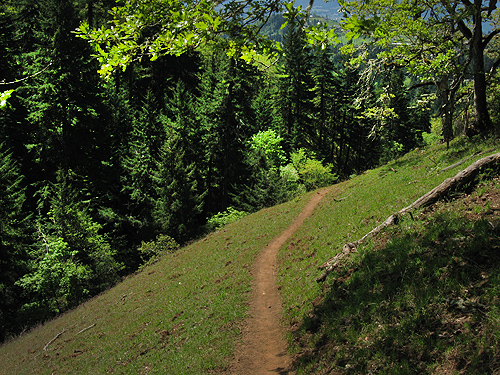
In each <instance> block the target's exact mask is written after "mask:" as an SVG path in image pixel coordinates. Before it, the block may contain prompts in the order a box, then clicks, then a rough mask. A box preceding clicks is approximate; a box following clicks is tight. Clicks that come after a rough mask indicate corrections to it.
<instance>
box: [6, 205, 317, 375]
mask: <svg viewBox="0 0 500 375" xmlns="http://www.w3.org/2000/svg"><path fill="white" fill-rule="evenodd" d="M307 200H308V198H307V197H303V198H301V199H298V200H296V201H294V202H290V203H288V204H284V205H280V206H277V207H273V208H272V209H268V210H262V211H260V212H258V213H256V214H254V215H249V216H247V217H245V218H243V219H241V220H240V221H238V222H237V223H235V224H232V225H228V226H226V227H225V228H224V229H221V230H219V231H218V232H216V233H212V234H211V235H209V236H208V237H206V238H205V239H203V240H201V241H199V242H196V243H194V244H192V245H191V246H188V247H186V248H184V249H182V250H180V251H179V252H177V253H175V254H174V255H172V256H167V257H165V258H164V259H163V260H161V261H160V262H158V263H156V264H154V265H152V266H150V267H147V268H145V269H144V270H143V271H142V272H140V273H138V274H136V275H134V276H131V277H129V278H127V279H126V280H124V281H123V282H122V283H120V284H119V285H117V286H116V287H114V288H113V289H111V290H109V291H108V292H106V293H103V294H102V295H100V296H97V297H96V298H94V299H93V300H91V301H89V302H87V303H85V304H83V305H82V306H80V307H78V308H77V309H75V310H74V311H71V312H69V313H67V314H64V315H63V316H61V317H60V318H58V319H55V320H53V321H51V322H48V323H46V324H45V325H43V326H41V327H38V328H37V329H35V330H33V331H32V332H30V333H28V334H25V335H23V336H22V337H20V338H18V339H16V340H14V341H11V342H9V343H7V344H6V345H3V346H2V347H0V364H1V369H0V373H2V374H17V375H19V374H52V373H54V374H104V373H110V374H113V373H116V374H142V373H144V374H147V373H158V374H202V373H218V372H219V371H220V370H221V369H222V368H224V367H226V366H227V364H228V362H229V361H230V360H231V357H232V350H233V348H234V344H235V343H236V342H237V340H238V338H239V323H240V322H241V321H242V320H243V319H244V318H245V316H246V315H245V314H246V312H247V305H246V302H247V300H248V297H249V293H248V292H249V291H250V289H251V275H250V266H251V265H252V263H253V260H254V257H255V255H256V254H257V252H258V251H259V250H260V249H262V248H263V247H264V246H265V245H267V243H269V242H270V241H271V240H272V239H273V238H274V237H275V236H277V235H278V234H279V233H280V232H281V231H283V230H284V229H285V228H286V227H287V226H288V225H289V224H290V222H291V221H292V220H293V219H294V218H295V217H296V216H297V215H298V214H299V212H300V211H301V210H302V208H303V206H304V204H305V203H307Z"/></svg>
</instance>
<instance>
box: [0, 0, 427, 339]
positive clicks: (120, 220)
mask: <svg viewBox="0 0 500 375" xmlns="http://www.w3.org/2000/svg"><path fill="white" fill-rule="evenodd" d="M113 4H114V2H113V1H108V0H102V1H98V0H90V1H83V0H82V1H69V0H41V1H34V0H20V1H18V2H7V3H3V4H2V5H0V10H1V11H0V80H5V81H6V82H14V83H10V84H8V85H4V86H0V88H1V89H2V90H4V88H5V89H15V92H14V94H13V96H12V98H11V99H10V101H9V106H8V108H4V110H0V141H1V142H2V146H1V147H0V171H1V172H2V173H1V174H0V185H1V186H0V188H1V190H0V209H1V212H0V214H1V216H0V266H1V269H0V271H1V273H0V340H3V339H5V337H6V336H8V335H9V334H15V333H17V332H19V331H21V330H22V329H24V328H27V327H29V326H30V325H33V324H36V323H37V322H40V321H43V320H45V319H48V318H50V317H52V316H54V314H57V313H60V312H62V311H64V310H66V309H68V308H71V307H73V306H75V305H77V304H78V303H80V302H81V301H83V300H85V299H86V298H89V297H91V296H92V295H95V294H96V293H99V292H100V291H102V290H103V289H105V288H107V287H109V286H110V285H112V284H113V283H114V282H115V281H116V280H118V279H119V277H120V276H123V275H126V274H128V273H130V272H134V271H135V270H137V269H138V267H139V266H140V265H141V263H142V262H144V261H145V260H146V258H148V257H149V255H148V256H145V254H144V248H143V249H142V250H141V249H140V247H141V244H148V243H151V241H153V240H154V239H155V238H168V239H170V240H171V239H172V238H173V239H174V240H175V241H176V242H178V243H186V242H188V241H190V240H192V239H193V238H196V237H197V236H200V235H201V234H203V231H204V230H205V229H206V228H207V227H206V226H205V224H206V223H207V220H208V218H211V217H214V215H215V216H216V215H217V214H218V213H224V212H229V211H228V208H229V207H232V210H233V211H234V212H236V209H237V210H244V211H247V212H251V211H255V210H257V209H260V208H262V207H266V206H269V205H273V204H276V203H279V202H282V201H284V200H287V199H290V198H292V197H294V196H295V195H296V194H299V193H302V192H304V191H305V190H306V188H309V189H312V188H315V187H317V186H322V184H325V183H332V182H333V181H334V180H335V178H336V176H339V177H340V178H347V177H349V176H350V175H351V174H353V173H358V172H361V171H363V170H365V169H367V168H370V167H373V166H375V165H377V164H378V163H379V162H380V161H381V160H382V159H383V158H384V157H393V156H395V155H396V153H393V152H392V151H393V150H394V147H393V146H394V145H401V148H400V149H398V152H405V151H408V150H410V149H412V148H414V147H416V146H418V145H419V142H420V133H421V132H422V131H424V130H427V129H428V122H429V112H425V111H421V110H417V109H416V108H413V107H414V106H413V104H414V102H415V97H414V96H411V95H410V94H409V93H408V92H407V91H406V90H405V89H404V87H403V82H404V81H405V79H406V78H407V77H406V76H405V72H404V71H401V70H396V69H393V70H388V71H387V73H386V74H385V75H384V74H381V75H379V76H378V77H377V78H376V79H375V84H374V85H372V86H366V85H365V86H364V87H361V88H362V89H363V90H361V89H360V86H361V84H360V79H359V78H360V69H355V68H352V67H349V66H348V65H347V64H345V61H344V60H345V57H343V56H342V54H340V52H339V51H338V49H337V48H335V47H333V46H326V48H319V47H313V46H311V45H310V44H308V43H307V41H306V36H305V33H304V29H303V27H302V25H301V24H300V22H298V21H297V20H289V23H288V26H287V28H286V29H284V30H282V31H283V32H284V35H283V49H284V55H283V58H282V59H281V60H280V61H278V62H277V64H276V65H275V66H274V67H273V68H271V69H261V68H260V67H259V66H255V65H250V64H246V63H244V62H243V61H242V60H239V59H237V58H236V57H231V58H230V57H228V56H227V54H226V52H225V51H223V50H221V49H220V47H217V45H218V46H220V45H224V44H225V42H226V41H227V40H222V41H220V43H219V44H216V43H214V45H211V44H207V45H204V46H202V47H200V48H199V49H198V50H197V51H196V52H190V53H186V54H184V55H182V56H162V57H160V58H158V59H157V60H155V61H151V60H150V59H149V58H148V56H144V57H143V58H142V59H141V60H138V61H135V62H133V63H132V64H131V65H130V66H129V67H128V68H127V69H126V70H125V71H118V72H115V73H114V74H113V75H112V76H111V77H110V80H109V81H103V80H101V79H100V78H99V76H98V74H97V67H98V66H97V62H96V61H95V59H94V58H93V57H92V51H91V49H90V48H89V46H88V45H87V43H86V42H85V41H84V40H82V39H79V38H77V37H76V35H75V33H73V31H74V29H75V28H76V27H77V26H78V24H79V22H81V21H82V20H83V19H85V20H87V21H88V22H89V23H91V24H93V25H100V24H102V23H103V22H104V21H105V19H106V17H107V13H106V11H107V9H109V7H110V6H112V5H113ZM273 20H274V21H273V22H275V23H276V22H281V18H280V17H276V18H273ZM272 29H273V30H274V29H277V27H276V25H274V26H273V27H272ZM150 31H151V32H154V30H150ZM276 38H281V32H280V33H279V35H278V33H276ZM382 88H384V89H386V90H387V91H388V92H389V93H390V94H391V96H390V98H391V100H390V101H389V102H388V103H387V105H388V106H389V107H390V108H392V109H393V110H394V113H396V114H397V117H395V118H393V119H391V120H390V121H387V122H386V124H385V126H384V127H382V128H380V129H378V128H377V126H376V125H378V124H379V123H377V122H376V121H375V120H374V119H372V118H369V117H367V116H366V115H365V111H366V110H367V109H368V108H370V107H371V106H373V105H375V104H376V100H377V96H378V95H380V92H381V90H382ZM360 92H363V95H361V94H360ZM374 128H376V129H377V132H375V133H376V136H375V137H373V133H374V132H373V129H374ZM269 131H272V133H269V134H272V136H273V137H274V140H275V141H276V142H275V143H270V144H269V145H261V146H259V147H253V146H252V141H253V140H254V138H253V137H254V136H256V135H257V134H262V133H263V132H264V133H265V132H269ZM370 135H372V136H371V137H370ZM278 140H279V142H278ZM278 143H279V144H278ZM254 146H255V145H254ZM266 147H268V148H266ZM273 147H274V149H273ZM297 155H298V156H297ZM299 156H300V157H299ZM300 158H302V159H301V163H302V164H301V163H298V162H297V160H298V159H300ZM292 159H294V160H292ZM294 162H295V165H294ZM299 164H300V165H299ZM172 241H173V240H172Z"/></svg>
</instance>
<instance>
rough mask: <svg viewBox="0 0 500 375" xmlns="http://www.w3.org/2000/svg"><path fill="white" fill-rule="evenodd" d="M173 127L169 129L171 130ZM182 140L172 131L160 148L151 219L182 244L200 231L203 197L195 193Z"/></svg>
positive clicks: (192, 172)
mask: <svg viewBox="0 0 500 375" xmlns="http://www.w3.org/2000/svg"><path fill="white" fill-rule="evenodd" d="M172 130H173V129H172ZM183 143H184V142H183V140H182V139H181V137H180V135H179V134H178V133H177V132H175V130H173V131H172V132H171V133H169V134H168V137H167V140H166V141H165V144H164V145H163V147H162V149H161V157H160V160H159V163H158V172H157V173H156V179H155V186H156V189H157V194H158V199H157V202H156V209H155V219H156V223H157V225H158V226H159V228H160V230H161V232H163V233H166V234H168V235H169V236H171V237H173V238H174V239H175V240H176V241H177V242H178V243H184V242H186V241H187V240H189V239H191V238H193V236H194V235H196V234H198V233H200V227H201V225H200V214H201V212H202V208H203V196H202V195H199V194H198V187H197V181H196V179H195V176H196V167H195V163H194V162H189V161H188V160H186V158H185V156H186V153H185V151H184V146H183Z"/></svg>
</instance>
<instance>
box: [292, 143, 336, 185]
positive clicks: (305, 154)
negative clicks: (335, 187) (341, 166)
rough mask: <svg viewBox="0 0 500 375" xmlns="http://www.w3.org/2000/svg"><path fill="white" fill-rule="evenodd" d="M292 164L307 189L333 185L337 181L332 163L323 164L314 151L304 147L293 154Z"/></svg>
mask: <svg viewBox="0 0 500 375" xmlns="http://www.w3.org/2000/svg"><path fill="white" fill-rule="evenodd" d="M291 159H292V165H293V167H294V168H295V169H296V170H297V172H298V174H299V176H300V180H301V181H302V183H303V184H304V185H305V187H306V189H307V190H314V189H317V188H320V187H323V186H328V185H332V184H333V183H335V181H337V178H338V177H337V175H336V174H335V173H333V172H332V169H333V166H332V165H331V164H326V165H323V163H321V161H319V160H317V159H316V155H315V154H314V152H310V151H307V150H305V149H303V148H301V149H300V150H298V151H297V152H294V153H292V155H291Z"/></svg>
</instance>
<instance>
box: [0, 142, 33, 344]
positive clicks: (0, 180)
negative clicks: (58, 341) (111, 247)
mask: <svg viewBox="0 0 500 375" xmlns="http://www.w3.org/2000/svg"><path fill="white" fill-rule="evenodd" d="M24 201H25V192H24V187H23V185H22V176H21V174H20V172H19V165H18V164H17V163H16V162H15V161H14V160H13V159H12V154H11V153H10V152H8V151H7V150H6V149H5V148H4V146H3V144H0V341H3V340H4V339H5V336H6V335H7V334H9V333H16V332H17V331H18V330H19V329H20V326H19V325H18V324H19V323H20V322H19V321H18V320H17V318H16V310H17V308H18V307H19V306H20V304H21V303H22V301H21V299H20V298H19V294H20V290H19V288H18V287H17V286H16V285H15V283H16V281H17V280H18V279H19V278H20V277H21V276H23V274H24V273H25V272H26V271H27V269H26V268H27V267H26V262H27V258H28V257H27V251H26V249H27V247H28V246H29V228H28V225H29V219H30V217H29V215H26V213H25V211H24V210H23V204H24Z"/></svg>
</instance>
